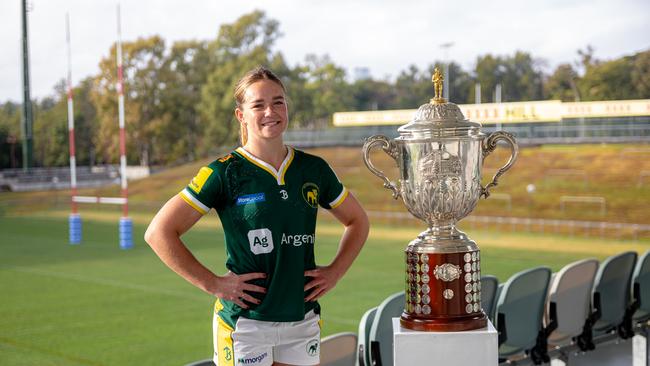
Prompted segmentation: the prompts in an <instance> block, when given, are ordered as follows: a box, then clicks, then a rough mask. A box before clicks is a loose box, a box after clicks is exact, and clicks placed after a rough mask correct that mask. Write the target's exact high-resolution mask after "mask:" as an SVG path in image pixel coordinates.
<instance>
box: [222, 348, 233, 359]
mask: <svg viewBox="0 0 650 366" xmlns="http://www.w3.org/2000/svg"><path fill="white" fill-rule="evenodd" d="M223 353H224V356H223V357H224V358H225V359H226V361H230V360H232V351H231V350H230V348H229V347H224V348H223Z"/></svg>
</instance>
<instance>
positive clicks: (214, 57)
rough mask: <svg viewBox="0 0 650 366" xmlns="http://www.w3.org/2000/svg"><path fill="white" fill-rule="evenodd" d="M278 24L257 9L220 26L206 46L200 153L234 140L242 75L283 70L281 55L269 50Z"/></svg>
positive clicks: (200, 104)
mask: <svg viewBox="0 0 650 366" xmlns="http://www.w3.org/2000/svg"><path fill="white" fill-rule="evenodd" d="M278 27H279V25H278V22H277V21H275V20H272V19H268V18H267V17H266V15H265V13H264V12H262V11H259V10H256V11H254V12H252V13H250V14H246V15H244V16H242V17H240V18H239V19H237V20H236V21H235V22H234V23H233V24H225V25H222V26H221V28H220V29H219V35H218V36H217V39H216V40H215V41H213V42H211V43H210V44H209V45H208V51H209V54H210V58H211V63H210V64H211V68H212V69H211V70H210V71H209V74H208V78H207V82H206V84H205V85H203V87H202V89H201V101H200V102H199V104H198V111H199V113H200V116H201V119H202V121H203V123H204V124H205V144H204V145H203V149H202V151H201V152H202V153H206V152H209V151H210V150H211V149H212V147H213V146H214V145H216V146H223V145H226V144H232V143H234V142H235V141H236V138H237V135H238V131H239V123H238V122H237V121H236V119H235V117H234V113H233V111H234V107H235V102H234V98H233V89H234V87H235V84H236V83H237V81H238V80H239V78H241V76H242V75H243V74H244V73H245V72H246V71H248V70H250V69H253V68H254V67H256V66H258V65H265V66H271V65H273V67H275V68H276V69H277V68H280V69H282V68H285V67H286V66H284V59H283V58H282V55H281V54H275V55H272V52H271V51H272V47H273V44H274V42H275V40H276V39H277V38H278V37H279V36H280V33H279V29H278Z"/></svg>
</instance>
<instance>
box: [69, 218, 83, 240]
mask: <svg viewBox="0 0 650 366" xmlns="http://www.w3.org/2000/svg"><path fill="white" fill-rule="evenodd" d="M68 227H69V229H70V244H81V216H80V215H79V214H70V216H69V217H68Z"/></svg>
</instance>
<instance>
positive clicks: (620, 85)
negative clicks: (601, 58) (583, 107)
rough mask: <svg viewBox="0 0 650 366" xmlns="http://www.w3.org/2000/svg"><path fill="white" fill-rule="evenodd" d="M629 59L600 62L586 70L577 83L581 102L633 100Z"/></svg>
mask: <svg viewBox="0 0 650 366" xmlns="http://www.w3.org/2000/svg"><path fill="white" fill-rule="evenodd" d="M633 68H634V62H633V59H632V58H631V57H624V58H620V59H616V60H612V61H607V62H600V63H598V64H597V65H592V66H591V67H589V68H587V72H586V73H585V75H584V76H583V77H582V79H581V80H580V81H579V83H578V88H579V89H580V95H581V97H582V100H584V101H587V100H615V99H634V98H635V97H636V95H637V94H636V91H635V90H634V87H632V70H633Z"/></svg>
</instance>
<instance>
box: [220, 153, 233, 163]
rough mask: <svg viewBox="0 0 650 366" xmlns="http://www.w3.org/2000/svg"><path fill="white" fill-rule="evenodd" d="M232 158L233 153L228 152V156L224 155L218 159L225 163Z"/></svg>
mask: <svg viewBox="0 0 650 366" xmlns="http://www.w3.org/2000/svg"><path fill="white" fill-rule="evenodd" d="M230 159H232V154H228V155H226V156H224V157H222V158H219V159H217V161H218V162H220V163H225V162H227V161H228V160H230Z"/></svg>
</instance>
